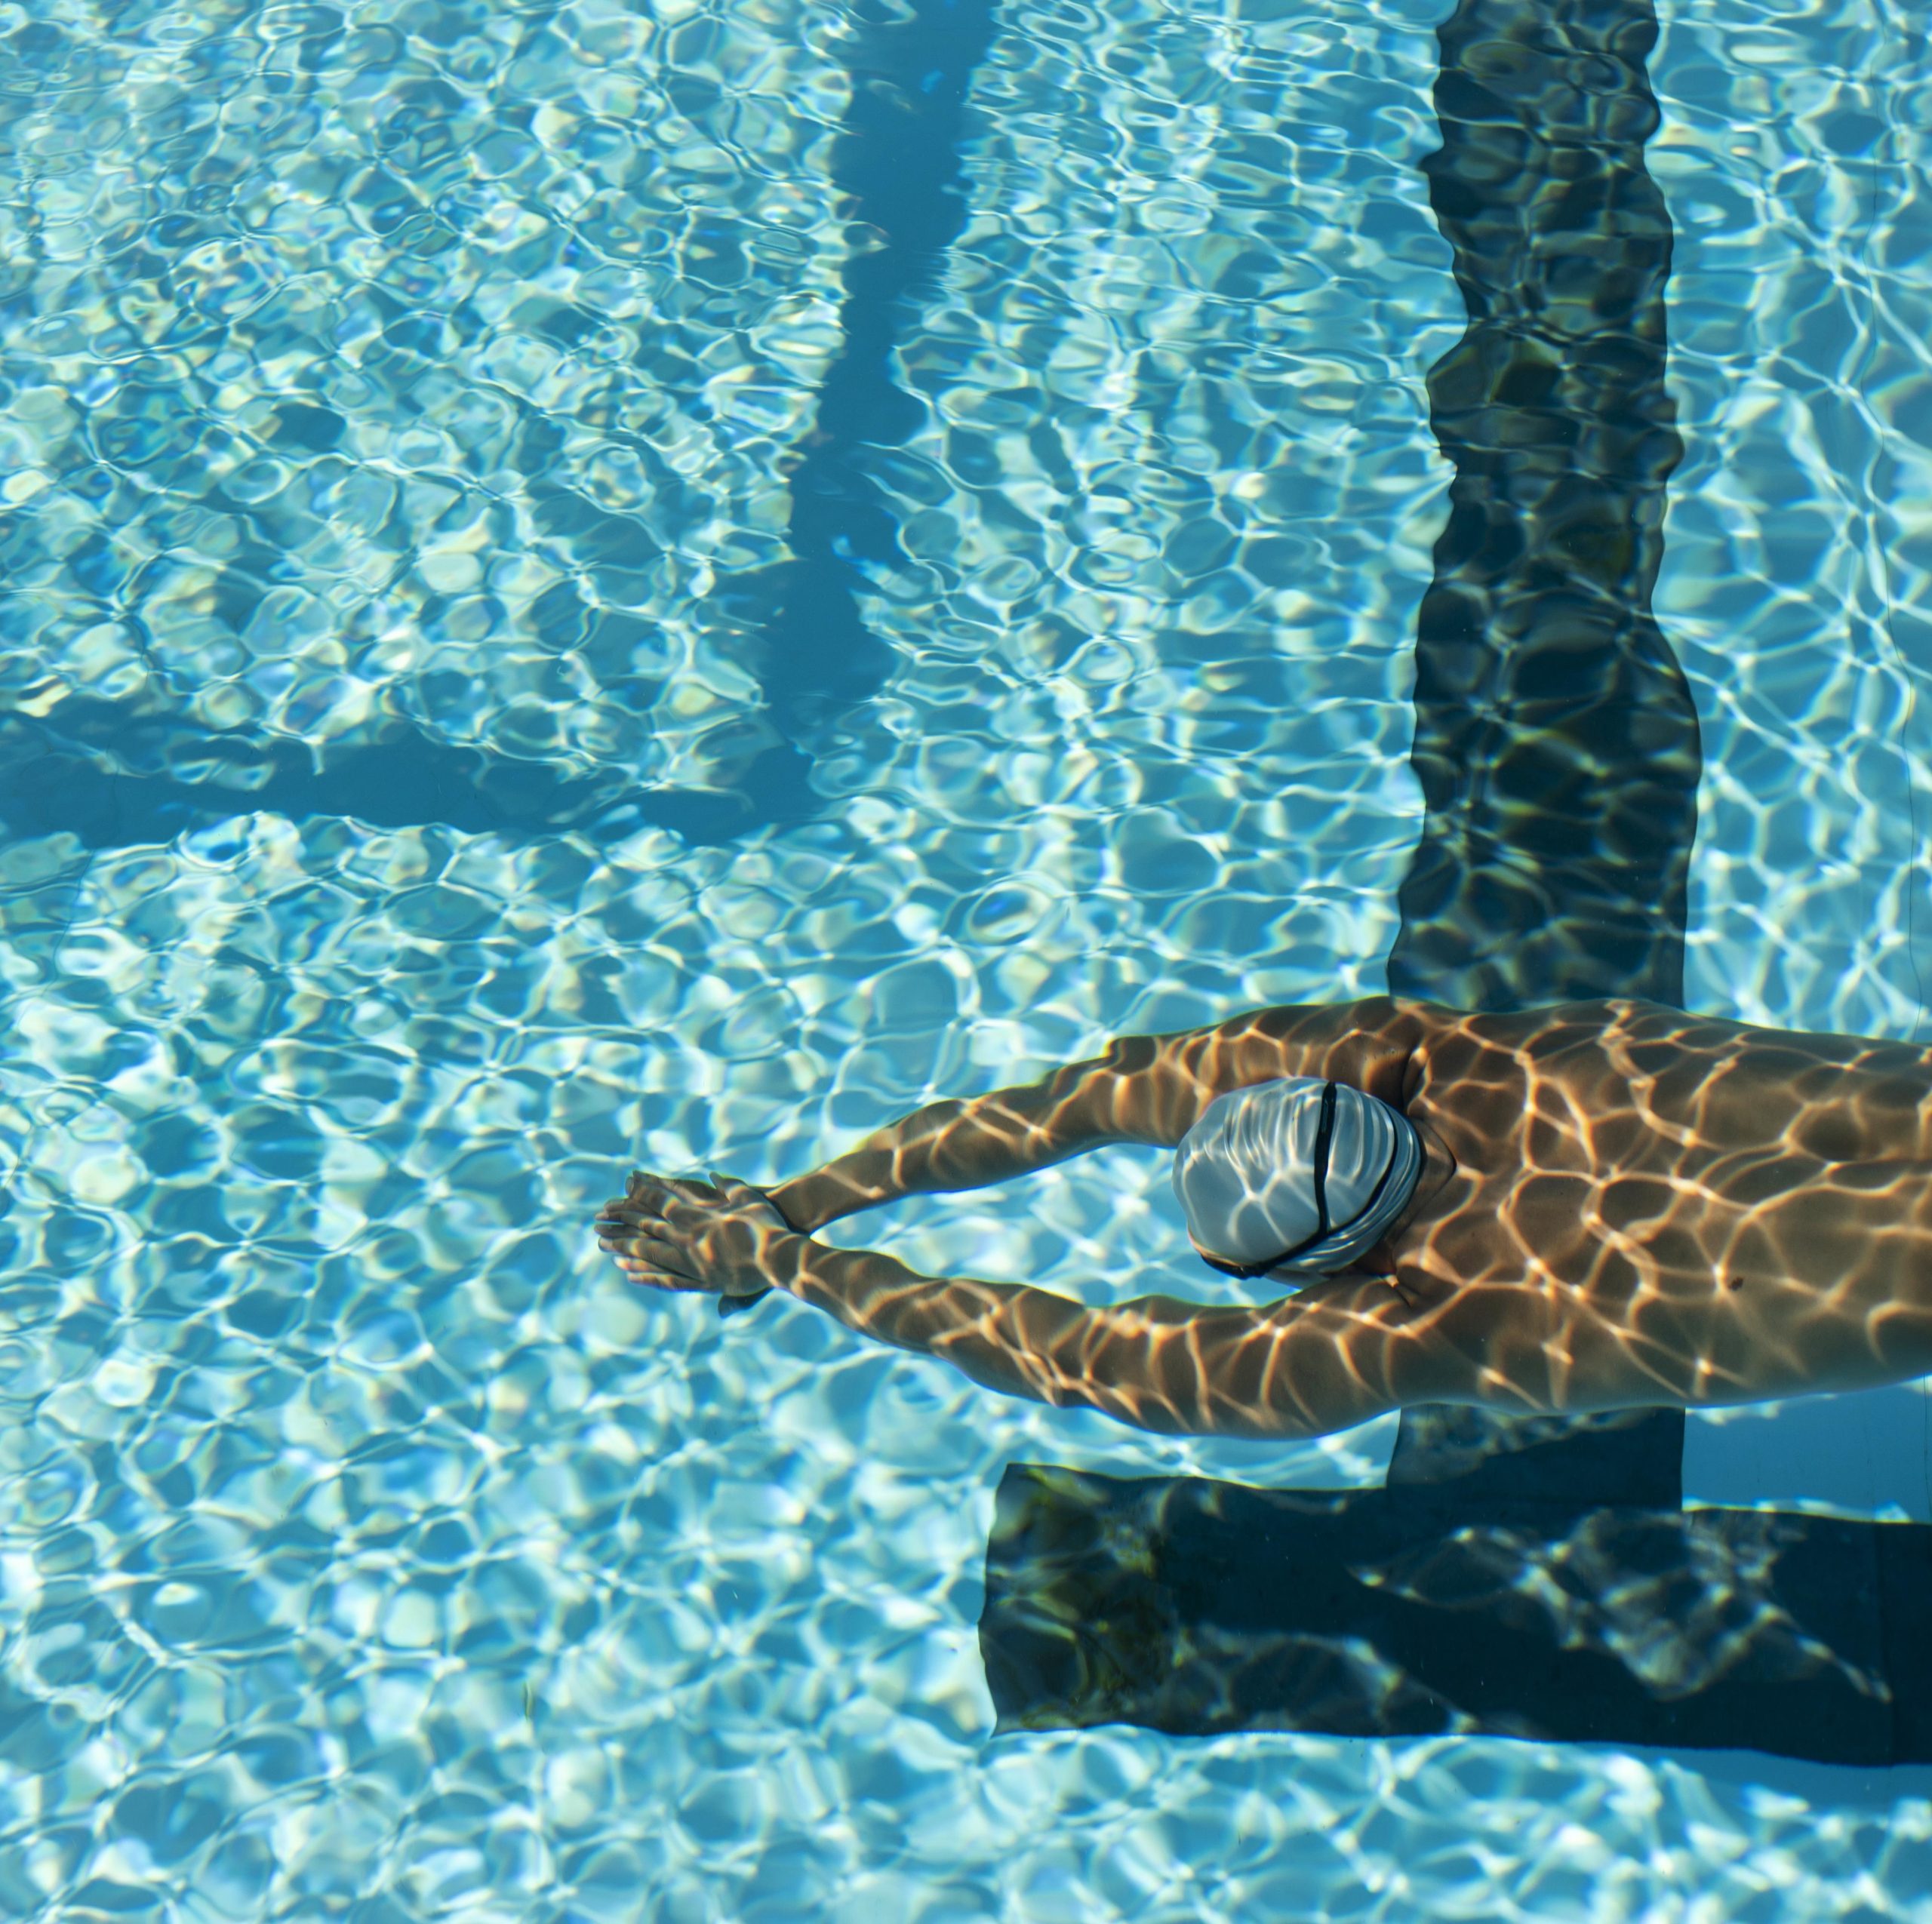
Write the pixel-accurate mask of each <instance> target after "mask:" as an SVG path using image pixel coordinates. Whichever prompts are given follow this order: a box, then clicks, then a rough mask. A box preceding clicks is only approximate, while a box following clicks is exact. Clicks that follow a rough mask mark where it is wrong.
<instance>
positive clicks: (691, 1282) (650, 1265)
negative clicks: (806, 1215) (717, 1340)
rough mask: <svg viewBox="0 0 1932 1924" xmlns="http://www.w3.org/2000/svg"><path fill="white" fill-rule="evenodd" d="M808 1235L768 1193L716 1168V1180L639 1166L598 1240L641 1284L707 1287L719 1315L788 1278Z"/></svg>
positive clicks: (608, 1206) (603, 1219) (610, 1207)
mask: <svg viewBox="0 0 1932 1924" xmlns="http://www.w3.org/2000/svg"><path fill="white" fill-rule="evenodd" d="M597 1240H598V1244H599V1245H600V1246H601V1247H602V1248H603V1249H606V1250H608V1252H610V1253H611V1255H612V1256H615V1257H616V1258H617V1267H618V1268H620V1269H621V1270H622V1271H623V1272H624V1274H626V1276H628V1277H630V1278H631V1280H632V1281H633V1282H636V1283H645V1284H646V1285H648V1286H649V1287H651V1288H652V1289H691V1290H700V1291H703V1292H704V1293H706V1295H715V1297H717V1298H718V1314H720V1315H728V1314H730V1313H731V1311H732V1310H733V1309H734V1308H746V1307H748V1306H749V1305H750V1304H752V1303H753V1302H756V1301H757V1299H758V1298H759V1297H760V1296H761V1295H764V1292H766V1291H767V1290H768V1289H775V1288H777V1287H778V1286H780V1284H781V1283H783V1282H784V1281H785V1280H786V1276H787V1275H788V1274H789V1271H790V1270H791V1269H792V1268H794V1267H795V1264H787V1263H785V1262H783V1258H784V1256H785V1255H786V1246H787V1245H789V1244H795V1243H798V1242H799V1241H800V1240H802V1239H801V1237H800V1236H799V1234H798V1231H796V1230H795V1229H794V1228H792V1225H790V1224H789V1223H788V1222H786V1220H785V1219H784V1218H783V1216H780V1214H779V1213H778V1212H777V1209H774V1207H773V1206H772V1205H771V1203H770V1201H769V1200H767V1198H766V1197H765V1196H764V1194H763V1193H762V1192H761V1191H758V1190H756V1189H754V1188H752V1186H751V1185H750V1184H749V1183H748V1182H737V1181H735V1180H734V1179H733V1178H731V1177H730V1176H719V1175H718V1174H716V1173H715V1172H714V1173H713V1174H712V1179H711V1180H710V1181H709V1182H699V1181H697V1180H696V1179H694V1178H691V1177H685V1176H652V1175H649V1174H648V1173H645V1171H643V1170H641V1169H639V1170H635V1171H633V1172H632V1176H631V1179H630V1182H629V1185H628V1186H627V1187H626V1189H625V1191H624V1193H623V1195H621V1196H620V1197H617V1198H615V1199H614V1200H612V1201H611V1202H608V1203H605V1205H604V1206H603V1208H602V1209H601V1210H600V1211H599V1212H598V1217H597Z"/></svg>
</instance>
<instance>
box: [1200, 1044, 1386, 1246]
mask: <svg viewBox="0 0 1932 1924" xmlns="http://www.w3.org/2000/svg"><path fill="white" fill-rule="evenodd" d="M1422 1164H1423V1151H1422V1142H1421V1140H1420V1138H1419V1137H1418V1136H1417V1134H1416V1132H1415V1128H1414V1124H1413V1123H1411V1122H1410V1120H1409V1119H1408V1118H1407V1117H1406V1116H1404V1115H1403V1114H1401V1111H1399V1110H1396V1109H1392V1108H1390V1107H1389V1105H1388V1104H1387V1103H1386V1102H1378V1101H1377V1099H1376V1098H1375V1097H1374V1096H1365V1095H1364V1094H1363V1093H1362V1092H1361V1090H1358V1089H1351V1088H1349V1087H1348V1086H1346V1084H1345V1083H1334V1082H1322V1081H1320V1080H1317V1079H1316V1078H1315V1077H1311V1076H1285V1077H1281V1079H1280V1080H1277V1081H1275V1082H1263V1083H1254V1084H1253V1085H1252V1086H1250V1087H1248V1088H1246V1089H1236V1090H1229V1093H1227V1094H1226V1095H1225V1096H1216V1097H1215V1099H1214V1101H1213V1102H1211V1103H1209V1104H1208V1105H1207V1108H1205V1109H1204V1111H1202V1112H1201V1118H1200V1120H1198V1122H1196V1123H1195V1125H1194V1126H1193V1127H1192V1129H1191V1130H1189V1131H1188V1133H1187V1134H1186V1136H1184V1137H1183V1138H1182V1139H1181V1143H1180V1148H1178V1149H1177V1150H1176V1151H1174V1194H1175V1195H1176V1196H1177V1197H1179V1199H1180V1206H1181V1207H1182V1209H1183V1210H1185V1211H1186V1214H1187V1231H1188V1234H1189V1237H1190V1238H1191V1239H1192V1242H1193V1243H1194V1246H1195V1249H1197V1250H1198V1251H1199V1252H1200V1253H1201V1257H1202V1259H1204V1261H1205V1262H1208V1263H1209V1264H1211V1265H1213V1267H1214V1268H1217V1269H1220V1270H1223V1271H1228V1272H1229V1273H1230V1274H1234V1275H1237V1276H1259V1275H1263V1274H1266V1272H1267V1271H1270V1270H1275V1269H1286V1270H1290V1271H1300V1272H1303V1273H1304V1274H1314V1275H1327V1274H1331V1273H1332V1272H1333V1271H1336V1270H1339V1269H1346V1268H1348V1267H1349V1265H1350V1264H1351V1263H1352V1262H1354V1261H1355V1259H1356V1258H1357V1257H1358V1256H1364V1255H1365V1254H1366V1253H1367V1252H1368V1251H1369V1250H1370V1249H1373V1248H1374V1246H1375V1245H1376V1244H1377V1243H1379V1242H1380V1240H1382V1238H1383V1235H1384V1234H1386V1232H1387V1231H1388V1230H1389V1227H1390V1225H1392V1224H1393V1223H1394V1222H1395V1219H1396V1218H1397V1217H1398V1216H1400V1215H1401V1212H1402V1211H1403V1210H1404V1208H1406V1207H1407V1204H1408V1200H1409V1197H1410V1196H1411V1194H1413V1193H1414V1189H1415V1186H1416V1179H1417V1177H1418V1176H1420V1174H1421V1173H1422Z"/></svg>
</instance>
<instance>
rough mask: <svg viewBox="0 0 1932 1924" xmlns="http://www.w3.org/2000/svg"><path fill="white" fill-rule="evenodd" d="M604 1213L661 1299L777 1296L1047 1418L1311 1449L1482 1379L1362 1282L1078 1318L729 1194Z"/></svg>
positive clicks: (1030, 1296)
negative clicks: (1080, 1416)
mask: <svg viewBox="0 0 1932 1924" xmlns="http://www.w3.org/2000/svg"><path fill="white" fill-rule="evenodd" d="M598 1233H599V1234H600V1236H601V1238H602V1240H603V1243H604V1246H605V1248H606V1249H609V1250H611V1252H612V1253H614V1255H616V1256H617V1258H618V1260H619V1262H620V1264H622V1265H623V1268H625V1269H626V1271H627V1272H628V1273H629V1274H632V1275H633V1276H634V1277H637V1278H638V1280H641V1281H646V1282H649V1283H653V1284H654V1286H657V1287H658V1288H660V1289H699V1290H705V1291H709V1292H718V1293H722V1294H725V1295H749V1294H752V1293H754V1292H757V1291H758V1290H761V1289H768V1288H776V1289H785V1290H787V1291H789V1292H790V1293H791V1294H792V1295H795V1296H796V1297H797V1298H798V1299H799V1300H800V1301H801V1302H807V1303H810V1304H811V1305H812V1306H813V1307H814V1308H817V1309H821V1310H823V1311H825V1312H826V1314H827V1315H829V1316H832V1317H835V1318H836V1319H837V1320H838V1321H839V1322H841V1323H844V1325H845V1326H846V1327H847V1328H848V1329H852V1330H854V1331H855V1332H857V1333H858V1334H860V1335H866V1336H872V1337H875V1338H876V1339H878V1341H880V1342H886V1343H891V1344H892V1345H894V1346H895V1347H896V1348H900V1349H907V1350H918V1351H924V1352H925V1353H926V1354H929V1355H932V1356H936V1357H940V1358H941V1359H942V1360H944V1361H946V1362H948V1363H952V1365H953V1366H955V1368H956V1369H960V1370H961V1371H963V1372H964V1373H965V1374H966V1375H968V1376H970V1377H971V1378H972V1379H973V1380H974V1382H978V1383H983V1384H984V1385H986V1387H987V1388H989V1389H995V1390H1000V1391H1005V1392H1006V1393H1007V1394H1010V1395H1015V1396H1027V1397H1035V1398H1036V1399H1037V1400H1039V1401H1040V1402H1042V1403H1051V1404H1053V1405H1054V1406H1055V1407H1056V1408H1059V1409H1072V1408H1084V1409H1097V1410H1099V1411H1100V1412H1102V1413H1103V1414H1104V1415H1109V1416H1112V1417H1114V1418H1117V1419H1118V1420H1119V1421H1121V1422H1124V1423H1131V1424H1133V1425H1136V1426H1137V1428H1141V1429H1143V1430H1152V1431H1159V1432H1161V1433H1163V1434H1184V1435H1195V1436H1206V1435H1221V1436H1247V1437H1315V1436H1322V1435H1325V1434H1327V1433H1328V1432H1330V1431H1334V1430H1343V1429H1347V1428H1350V1427H1352V1425H1355V1424H1357V1423H1360V1422H1364V1421H1367V1419H1368V1418H1370V1417H1372V1416H1377V1415H1380V1414H1382V1413H1383V1412H1384V1411H1386V1410H1388V1409H1393V1408H1395V1407H1398V1406H1400V1405H1401V1404H1404V1403H1412V1402H1418V1401H1455V1402H1475V1401H1478V1400H1481V1397H1482V1394H1483V1391H1484V1388H1485V1387H1486V1385H1485V1378H1486V1376H1487V1372H1486V1371H1485V1370H1484V1369H1482V1368H1481V1366H1480V1365H1479V1364H1478V1363H1477V1362H1476V1361H1475V1360H1472V1359H1471V1358H1470V1357H1468V1356H1466V1355H1465V1354H1462V1353H1461V1352H1460V1351H1459V1350H1458V1349H1457V1348H1456V1346H1455V1345H1453V1344H1451V1343H1450V1342H1448V1341H1447V1340H1446V1339H1445V1338H1444V1336H1443V1335H1442V1334H1441V1332H1440V1330H1439V1329H1438V1327H1437V1325H1436V1320H1435V1317H1434V1316H1433V1315H1432V1314H1431V1312H1430V1311H1429V1309H1428V1308H1426V1307H1424V1306H1421V1305H1416V1304H1414V1303H1412V1302H1411V1301H1409V1300H1408V1299H1406V1298H1405V1296H1404V1295H1403V1294H1401V1293H1400V1292H1398V1291H1397V1290H1396V1289H1392V1288H1391V1287H1390V1286H1389V1284H1388V1283H1386V1282H1383V1281H1382V1280H1379V1279H1364V1278H1355V1277H1343V1278H1338V1279H1337V1280H1335V1281H1334V1282H1333V1283H1327V1284H1325V1285H1321V1286H1318V1287H1316V1288H1315V1289H1312V1290H1309V1291H1306V1292H1303V1293H1302V1294H1300V1295H1296V1296H1293V1297H1290V1298H1287V1299H1284V1301H1282V1302H1277V1303H1272V1304H1269V1305H1267V1306H1266V1307H1265V1308H1202V1307H1201V1306H1200V1305H1196V1304H1192V1303H1186V1302H1177V1301H1176V1300H1175V1299H1173V1298H1171V1297H1167V1296H1145V1297H1143V1298H1141V1299H1139V1300H1138V1301H1137V1302H1131V1303H1125V1304H1122V1305H1119V1306H1118V1307H1117V1308H1106V1309H1089V1308H1086V1307H1084V1305H1081V1304H1079V1303H1077V1302H1072V1301H1071V1300H1070V1299H1068V1298H1066V1297H1064V1296H1059V1295H1054V1294H1053V1293H1052V1292H1051V1291H1048V1290H1045V1289H1032V1288H1029V1287H1027V1286H1024V1285H1021V1284H1016V1283H984V1282H977V1281H974V1280H966V1279H961V1280H940V1279H938V1278H935V1277H928V1276H922V1275H921V1274H918V1271H915V1270H912V1269H910V1268H907V1266H906V1265H905V1264H904V1263H902V1262H900V1261H898V1260H897V1258H895V1257H893V1256H886V1255H884V1254H881V1253H880V1252H878V1251H875V1250H868V1249H832V1248H829V1247H828V1246H826V1245H825V1244H824V1243H819V1242H817V1241H814V1240H813V1239H812V1238H811V1237H809V1236H804V1235H801V1234H798V1233H797V1232H795V1231H792V1230H791V1229H789V1228H786V1226H785V1225H783V1223H781V1222H779V1221H778V1220H777V1218H776V1217H775V1216H774V1215H773V1213H772V1212H771V1209H769V1208H768V1206H767V1205H766V1204H765V1202H764V1198H763V1197H761V1196H760V1195H759V1194H758V1192H757V1191H755V1190H752V1189H749V1188H746V1187H745V1186H744V1185H740V1184H735V1183H731V1182H725V1183H724V1185H722V1187H721V1188H720V1189H718V1190H716V1191H710V1190H708V1189H706V1188H703V1186H702V1185H686V1184H679V1185H662V1184H660V1185H656V1186H654V1188H652V1189H651V1200H649V1201H648V1202H647V1201H646V1200H644V1197H643V1194H642V1192H641V1191H640V1192H638V1196H637V1199H636V1200H627V1201H625V1202H622V1203H611V1204H610V1205H608V1206H607V1207H606V1209H605V1212H604V1215H603V1216H602V1218H601V1219H600V1221H599V1222H598Z"/></svg>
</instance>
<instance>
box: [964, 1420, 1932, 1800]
mask: <svg viewBox="0 0 1932 1924" xmlns="http://www.w3.org/2000/svg"><path fill="white" fill-rule="evenodd" d="M1644 1420H1645V1419H1644V1418H1642V1417H1641V1416H1639V1417H1638V1418H1635V1419H1633V1421H1632V1424H1631V1425H1630V1426H1629V1428H1628V1429H1626V1431H1623V1432H1622V1433H1621V1435H1622V1437H1623V1440H1624V1441H1625V1442H1626V1443H1627V1442H1628V1440H1629V1437H1631V1436H1632V1434H1635V1433H1636V1432H1638V1431H1641V1428H1642V1427H1643V1423H1644ZM1608 1434H1610V1435H1611V1437H1617V1436H1618V1435H1619V1434H1620V1433H1619V1432H1617V1431H1611V1432H1609V1433H1608ZM1640 1453H1641V1446H1640ZM1514 1474H1515V1473H1514V1472H1510V1473H1508V1474H1506V1475H1505V1476H1504V1477H1503V1478H1502V1479H1501V1482H1502V1483H1503V1484H1504V1485H1507V1484H1509V1483H1510V1482H1511V1481H1512V1480H1513V1478H1514ZM1481 1481H1482V1479H1481V1477H1478V1479H1477V1482H1478V1483H1481ZM1929 1595H1932V1528H1927V1527H1926V1526H1921V1525H1918V1524H1890V1525H1884V1526H1872V1525H1869V1524H1863V1523H1847V1522H1841V1521H1839V1520H1835V1519H1832V1518H1829V1517H1798V1516H1791V1515H1784V1514H1777V1513H1774V1512H1770V1511H1742V1510H1737V1511H1722V1510H1706V1511H1690V1512H1684V1511H1678V1510H1675V1509H1654V1508H1645V1507H1641V1506H1638V1505H1634V1504H1601V1503H1598V1502H1596V1501H1590V1502H1588V1503H1585V1504H1578V1503H1577V1502H1574V1501H1571V1500H1569V1498H1568V1496H1567V1495H1556V1496H1538V1495H1531V1494H1520V1495H1518V1494H1504V1493H1501V1492H1500V1490H1498V1489H1487V1490H1484V1489H1472V1488H1470V1487H1468V1486H1466V1484H1465V1483H1463V1482H1462V1481H1461V1480H1457V1479H1454V1478H1452V1479H1451V1480H1450V1481H1449V1482H1447V1483H1422V1484H1408V1485H1401V1484H1395V1483H1392V1484H1391V1486H1390V1487H1389V1488H1388V1489H1382V1490H1362V1491H1355V1492H1346V1493H1342V1494H1334V1493H1330V1492H1316V1491H1303V1490H1269V1489H1248V1488H1246V1487H1244V1486H1241V1485H1239V1484H1234V1483H1210V1482H1207V1481H1205V1480H1201V1479H1198V1478H1154V1479H1148V1480H1132V1481H1117V1480H1114V1479H1112V1478H1109V1477H1095V1476H1089V1475H1084V1474H1079V1473H1078V1472H1075V1471H1069V1470H1060V1469H1050V1468H1041V1467H1040V1466H1038V1465H1032V1464H1016V1465H1012V1466H1011V1468H1008V1471H1007V1472H1006V1474H1005V1476H1004V1478H1003V1479H1002V1480H1001V1483H1000V1488H999V1495H998V1507H997V1511H996V1515H995V1523H994V1526H993V1533H992V1542H991V1544H990V1546H989V1551H988V1554H987V1562H986V1608H985V1613H984V1615H983V1617H982V1618H981V1621H980V1642H981V1646H982V1648H983V1651H984V1652H985V1655H986V1678H987V1683H988V1684H989V1687H990V1689H991V1690H992V1698H993V1703H994V1706H995V1710H996V1711H997V1713H998V1729H1000V1730H1001V1731H1002V1732H1005V1731H1013V1730H1023V1729H1025V1730H1038V1729H1064V1728H1069V1727H1084V1726H1091V1725H1095V1724H1103V1723H1132V1724H1138V1725H1141V1726H1145V1727H1146V1728H1149V1729H1155V1730H1161V1731H1167V1732H1174V1733H1177V1734H1184V1735H1201V1736H1206V1735H1217V1734H1219V1733H1221V1732H1228V1731H1236V1730H1297V1731H1317V1732H1325V1733H1327V1734H1330V1735H1337V1736H1352V1737H1422V1736H1431V1735H1441V1734H1446V1733H1456V1732H1462V1733H1471V1734H1473V1733H1485V1734H1488V1735H1496V1736H1506V1737H1519V1738H1536V1739H1539V1740H1541V1741H1564V1742H1573V1743H1616V1744H1654V1745H1663V1746H1669V1747H1683V1748H1690V1749H1698V1748H1720V1749H1727V1750H1728V1749H1738V1748H1748V1749H1752V1750H1764V1751H1769V1752H1772V1753H1777V1754H1779V1755H1782V1756H1791V1757H1801V1758H1807V1759H1810V1760H1814V1761H1818V1762H1823V1763H1853V1764H1864V1765H1887V1764H1896V1763H1927V1762H1932V1640H1927V1638H1926V1637H1924V1634H1923V1631H1922V1625H1923V1621H1924V1606H1925V1599H1926V1598H1927V1597H1928V1596H1929Z"/></svg>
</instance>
